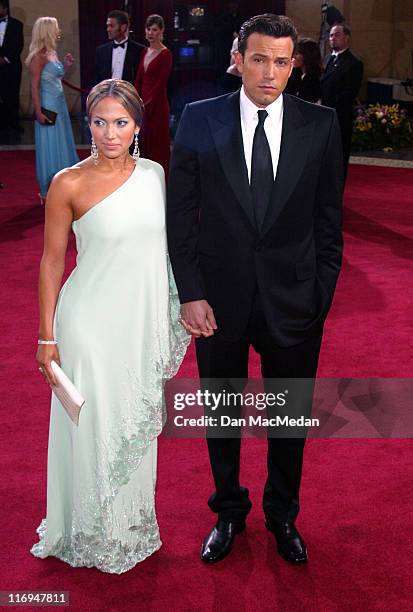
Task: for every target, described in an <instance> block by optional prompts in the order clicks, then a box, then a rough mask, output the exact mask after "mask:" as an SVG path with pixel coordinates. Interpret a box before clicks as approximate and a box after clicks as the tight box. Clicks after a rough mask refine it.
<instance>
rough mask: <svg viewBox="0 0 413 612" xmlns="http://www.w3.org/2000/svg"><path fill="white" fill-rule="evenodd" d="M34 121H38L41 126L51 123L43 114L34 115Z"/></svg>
mask: <svg viewBox="0 0 413 612" xmlns="http://www.w3.org/2000/svg"><path fill="white" fill-rule="evenodd" d="M36 121H38V122H39V123H41V124H42V125H49V124H51V123H52V122H51V121H50V119H48V118H47V117H46V115H43V113H36Z"/></svg>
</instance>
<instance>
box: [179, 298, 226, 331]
mask: <svg viewBox="0 0 413 612" xmlns="http://www.w3.org/2000/svg"><path fill="white" fill-rule="evenodd" d="M181 323H182V325H183V327H184V328H185V330H186V331H187V332H188V334H191V335H192V336H195V338H200V337H201V336H204V337H205V338H209V336H212V335H213V334H214V330H216V329H218V326H217V324H216V321H215V317H214V313H213V310H212V308H211V306H210V305H209V304H208V302H207V301H206V300H195V301H194V302H186V303H185V304H182V306H181Z"/></svg>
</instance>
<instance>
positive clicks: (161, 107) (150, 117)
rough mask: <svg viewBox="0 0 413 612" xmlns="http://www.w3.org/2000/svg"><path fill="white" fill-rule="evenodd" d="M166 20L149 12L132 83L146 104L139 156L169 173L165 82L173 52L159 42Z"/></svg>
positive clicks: (167, 108) (167, 104) (169, 70)
mask: <svg viewBox="0 0 413 612" xmlns="http://www.w3.org/2000/svg"><path fill="white" fill-rule="evenodd" d="M164 30H165V23H164V20H163V18H162V17H161V16H160V15H149V17H148V18H147V20H146V24H145V33H146V40H147V41H148V42H149V47H148V48H147V49H145V50H144V51H143V53H142V54H141V60H140V64H139V68H138V74H137V75H136V82H135V87H136V89H137V91H138V93H139V95H140V97H141V98H142V99H143V103H144V105H145V117H144V122H143V126H142V129H141V132H140V134H139V147H140V152H141V155H142V157H146V158H147V159H152V160H153V161H156V162H158V163H159V164H161V165H162V166H163V168H164V170H165V174H166V175H167V174H168V167H169V156H170V137H169V102H168V96H167V93H166V86H167V82H168V79H169V75H170V74H171V70H172V53H171V52H170V50H169V49H168V48H167V47H165V45H164V44H163V43H162V40H163V33H164Z"/></svg>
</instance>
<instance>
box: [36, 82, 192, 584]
mask: <svg viewBox="0 0 413 612" xmlns="http://www.w3.org/2000/svg"><path fill="white" fill-rule="evenodd" d="M87 112H88V117H89V123H90V129H91V132H92V137H93V140H92V154H91V156H90V157H89V158H87V159H85V160H84V161H82V162H80V163H78V164H76V165H75V166H73V167H71V168H67V169H65V170H63V171H61V172H59V173H58V174H57V175H56V176H55V178H54V180H53V182H52V184H51V186H50V189H49V192H48V196H47V201H46V222H45V223H46V224H45V244H44V253H43V257H42V261H41V266H40V279H39V297H40V328H39V339H40V344H39V348H38V352H37V356H36V358H37V362H38V365H39V369H40V370H41V372H42V373H43V375H44V376H45V379H46V380H47V381H48V382H49V384H51V385H53V384H54V382H55V379H54V375H53V371H52V369H51V367H50V363H51V361H52V360H55V361H57V362H58V363H60V365H61V367H62V369H63V370H64V372H65V373H66V374H67V375H68V376H69V378H70V379H71V380H72V381H73V382H74V384H75V386H76V387H77V388H78V390H79V391H80V393H81V394H82V396H83V397H84V398H85V399H86V402H85V404H84V405H83V407H82V409H81V412H80V420H79V426H78V427H76V425H74V424H73V423H72V421H71V420H70V419H69V417H68V416H67V414H66V412H65V411H64V409H63V407H62V406H61V404H60V403H59V401H58V400H57V398H56V397H55V396H54V395H53V397H52V407H51V419H50V432H49V452H48V483H47V516H46V519H44V520H43V521H42V523H41V525H40V527H39V529H38V533H39V537H40V540H39V542H38V543H37V544H35V545H34V546H33V548H32V550H31V552H32V553H33V554H34V555H35V556H36V557H40V558H44V557H47V556H55V557H58V558H59V559H61V560H62V561H65V562H67V563H69V564H70V565H72V566H74V567H80V566H86V567H97V568H98V569H100V570H102V571H104V572H111V573H122V572H125V571H127V570H129V569H131V568H132V567H133V566H134V565H136V564H137V563H138V562H140V561H142V560H143V559H145V558H146V557H147V556H149V555H151V554H152V553H153V552H155V551H156V550H157V549H158V548H159V547H160V546H161V540H160V536H159V529H158V524H157V520H156V515H155V507H154V491H155V480H156V444H157V436H158V434H159V433H160V431H161V429H162V424H163V402H162V399H163V379H165V378H169V377H171V376H173V375H174V374H175V373H176V372H177V370H178V368H179V365H180V363H181V361H182V359H183V357H184V354H185V351H186V347H187V344H188V339H189V337H188V336H187V334H186V332H185V331H184V330H183V328H182V326H181V325H180V324H179V300H178V296H177V292H176V287H175V282H174V280H173V276H172V273H171V268H170V265H169V261H168V256H167V242H166V232H165V178H164V171H163V168H162V167H161V166H160V165H159V164H157V163H156V162H153V161H149V160H147V159H139V158H138V154H137V135H138V132H139V129H140V126H141V123H142V115H143V105H142V101H141V100H140V98H139V96H138V95H137V93H136V90H135V89H134V87H133V86H132V85H131V84H129V83H127V82H126V81H120V80H107V81H103V82H101V83H99V84H98V85H96V87H94V88H93V90H92V91H91V93H90V94H89V97H88V100H87ZM133 141H135V153H134V157H131V156H130V155H129V147H130V145H131V143H132V142H133ZM71 230H73V232H74V234H75V236H76V244H77V265H76V268H75V270H74V271H73V272H72V274H71V276H70V277H69V279H68V280H67V281H66V283H65V284H64V286H63V287H62V289H61V290H60V293H59V289H60V285H61V279H62V275H63V271H64V261H65V253H66V247H67V242H68V238H69V234H70V231H71ZM45 342H49V343H48V344H45ZM54 343H56V344H54Z"/></svg>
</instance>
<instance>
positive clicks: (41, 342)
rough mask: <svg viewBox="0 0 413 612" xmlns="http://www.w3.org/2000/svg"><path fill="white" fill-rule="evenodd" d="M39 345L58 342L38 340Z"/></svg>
mask: <svg viewBox="0 0 413 612" xmlns="http://www.w3.org/2000/svg"><path fill="white" fill-rule="evenodd" d="M37 344H57V342H56V340H38V341H37Z"/></svg>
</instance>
